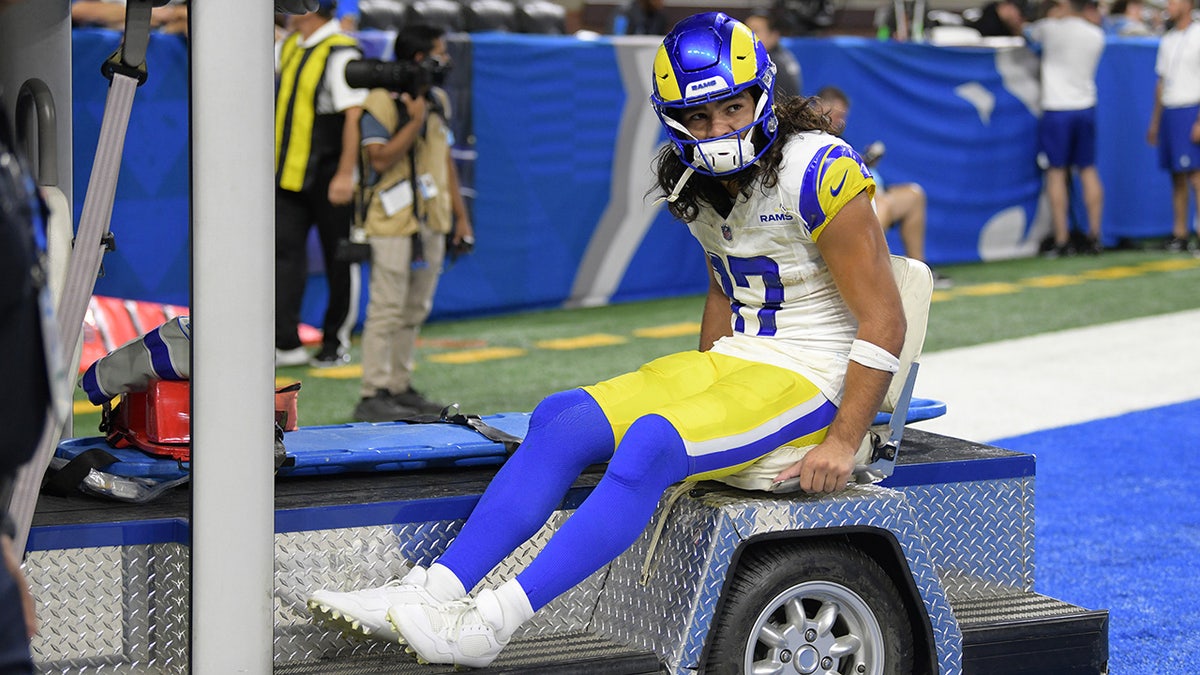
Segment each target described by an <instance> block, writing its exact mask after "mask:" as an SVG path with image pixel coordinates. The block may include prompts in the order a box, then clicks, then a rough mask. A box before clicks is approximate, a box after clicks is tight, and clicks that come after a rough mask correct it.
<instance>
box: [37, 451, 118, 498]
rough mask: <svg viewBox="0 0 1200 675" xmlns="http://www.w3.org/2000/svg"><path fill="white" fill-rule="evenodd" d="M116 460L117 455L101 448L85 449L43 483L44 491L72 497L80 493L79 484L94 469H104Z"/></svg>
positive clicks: (57, 495) (58, 495)
mask: <svg viewBox="0 0 1200 675" xmlns="http://www.w3.org/2000/svg"><path fill="white" fill-rule="evenodd" d="M116 461H117V458H116V457H113V456H112V454H110V453H108V452H106V451H104V450H102V449H101V448H92V449H91V450H85V451H84V452H81V453H79V454H78V455H76V456H75V458H74V459H72V460H71V461H69V462H67V464H66V466H64V467H63V468H61V469H59V470H58V471H56V472H55V473H54V475H52V476H50V477H49V478H47V479H46V482H44V483H42V491H43V492H46V493H48V494H52V495H54V496H56V497H70V496H71V495H74V494H78V493H79V484H80V483H82V482H83V480H84V479H85V478H87V475H88V473H90V472H91V471H92V469H96V470H97V471H102V470H104V469H106V468H107V467H108V465H110V464H113V463H114V462H116Z"/></svg>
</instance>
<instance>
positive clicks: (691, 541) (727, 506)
mask: <svg viewBox="0 0 1200 675" xmlns="http://www.w3.org/2000/svg"><path fill="white" fill-rule="evenodd" d="M709 490H712V491H709ZM907 501H908V500H907V498H906V497H905V496H904V495H903V494H901V493H899V492H895V491H892V490H887V489H884V488H878V487H873V486H860V487H853V488H851V489H849V490H847V491H845V492H843V493H840V494H838V495H835V496H833V497H824V498H820V499H817V498H810V497H802V496H800V497H792V498H772V497H758V496H754V495H751V494H750V493H746V492H742V491H738V490H732V489H725V488H719V489H715V490H713V489H712V488H709V487H703V488H701V489H700V490H697V491H694V492H693V496H691V497H689V498H687V499H683V500H680V501H679V502H678V503H677V504H676V505H675V506H674V508H673V509H672V510H671V512H670V513H669V515H668V516H667V518H668V521H667V523H666V528H665V529H664V530H663V534H662V538H661V541H660V542H659V544H658V550H657V551H656V552H654V554H653V562H654V571H653V576H652V577H651V578H650V583H649V585H642V584H641V582H640V580H639V577H640V575H641V568H642V563H643V560H644V559H645V557H646V554H647V552H648V550H649V548H650V540H651V534H650V531H649V530H648V531H647V533H645V534H643V536H642V537H641V538H640V539H639V540H638V541H637V543H635V544H634V546H633V548H631V549H630V550H629V551H627V552H626V553H625V554H624V555H622V556H621V557H620V558H618V559H617V560H616V561H615V562H614V563H613V565H612V570H611V572H610V574H609V579H608V581H607V583H606V585H605V593H604V596H603V597H602V598H601V602H600V605H599V606H598V607H597V609H596V619H595V627H596V628H597V629H598V630H599V631H601V632H603V633H606V634H611V635H614V636H616V637H617V639H618V640H620V641H622V642H628V643H630V644H634V645H637V646H641V647H646V648H649V649H653V650H655V651H656V652H658V653H659V654H660V655H662V656H663V657H664V661H665V663H666V664H667V667H668V669H669V670H670V671H671V672H674V673H679V674H681V675H682V674H684V673H693V672H695V671H696V669H698V668H699V665H700V664H699V661H700V657H701V655H702V652H703V649H704V643H705V639H706V638H707V634H708V630H709V627H710V625H711V622H712V619H713V614H714V611H715V608H716V606H717V600H718V599H719V597H720V593H721V589H722V588H723V586H724V584H725V577H726V573H727V571H728V568H729V564H730V561H731V560H732V557H733V554H734V552H735V551H736V550H737V548H738V546H740V545H741V543H742V542H743V541H745V540H746V539H748V538H750V537H752V536H755V535H759V534H766V533H770V532H779V531H788V530H798V529H819V528H828V527H845V526H865V527H876V528H881V529H886V530H890V531H891V532H893V533H894V534H895V536H896V538H897V540H898V541H899V543H900V546H901V548H902V549H903V551H904V552H905V556H906V558H907V560H908V564H909V567H910V568H911V569H912V570H913V573H914V578H915V580H916V583H917V588H918V590H919V591H920V593H921V596H922V599H923V600H924V602H925V606H926V610H927V612H928V613H929V616H930V620H931V622H932V624H933V626H934V629H935V631H936V633H937V635H938V636H939V637H940V640H939V648H938V660H939V666H940V668H941V672H943V673H957V672H960V671H961V669H962V665H961V664H962V653H961V644H962V638H961V634H960V633H959V631H958V627H957V624H956V622H955V619H954V614H953V612H952V610H951V608H950V604H949V602H948V600H947V599H946V597H945V595H944V594H943V593H942V589H941V586H940V585H939V583H938V577H937V574H936V572H935V569H934V567H933V564H932V561H931V560H930V558H929V551H928V548H927V546H926V543H925V541H924V539H923V538H922V537H921V536H920V529H919V528H918V526H917V521H916V519H915V515H914V512H913V510H912V508H911V507H910V506H909V504H908V503H907ZM659 515H660V516H661V513H660V514H659Z"/></svg>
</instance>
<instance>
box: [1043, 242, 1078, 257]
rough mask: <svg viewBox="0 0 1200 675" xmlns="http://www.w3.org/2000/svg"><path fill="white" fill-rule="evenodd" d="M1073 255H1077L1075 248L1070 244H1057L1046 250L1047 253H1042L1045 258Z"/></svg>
mask: <svg viewBox="0 0 1200 675" xmlns="http://www.w3.org/2000/svg"><path fill="white" fill-rule="evenodd" d="M1073 255H1075V249H1073V248H1071V246H1070V245H1069V244H1062V245H1061V246H1055V247H1053V248H1051V249H1050V250H1048V251H1046V252H1045V253H1043V254H1042V257H1043V258H1069V257H1071V256H1073Z"/></svg>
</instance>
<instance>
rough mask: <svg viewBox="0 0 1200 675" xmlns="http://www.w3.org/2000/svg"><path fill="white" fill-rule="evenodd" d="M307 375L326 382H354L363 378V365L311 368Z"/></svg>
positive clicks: (352, 364) (350, 364) (349, 364)
mask: <svg viewBox="0 0 1200 675" xmlns="http://www.w3.org/2000/svg"><path fill="white" fill-rule="evenodd" d="M305 375H308V376H309V377H319V378H321V379H324V380H354V379H358V378H361V377H362V364H360V363H348V364H346V365H344V366H333V367H330V368H309V369H308V371H306V372H305Z"/></svg>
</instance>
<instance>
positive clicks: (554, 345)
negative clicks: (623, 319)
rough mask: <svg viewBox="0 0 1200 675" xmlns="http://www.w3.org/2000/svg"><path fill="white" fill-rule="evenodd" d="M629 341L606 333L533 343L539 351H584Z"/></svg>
mask: <svg viewBox="0 0 1200 675" xmlns="http://www.w3.org/2000/svg"><path fill="white" fill-rule="evenodd" d="M628 341H629V340H628V339H626V338H625V337H622V336H620V335H610V334H608V333H593V334H592V335H580V336H578V337H570V338H558V339H555V340H539V341H538V342H536V343H534V344H535V345H536V346H537V347H539V348H541V349H557V350H565V349H586V348H588V347H608V346H610V345H619V344H624V343H626V342H628Z"/></svg>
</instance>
